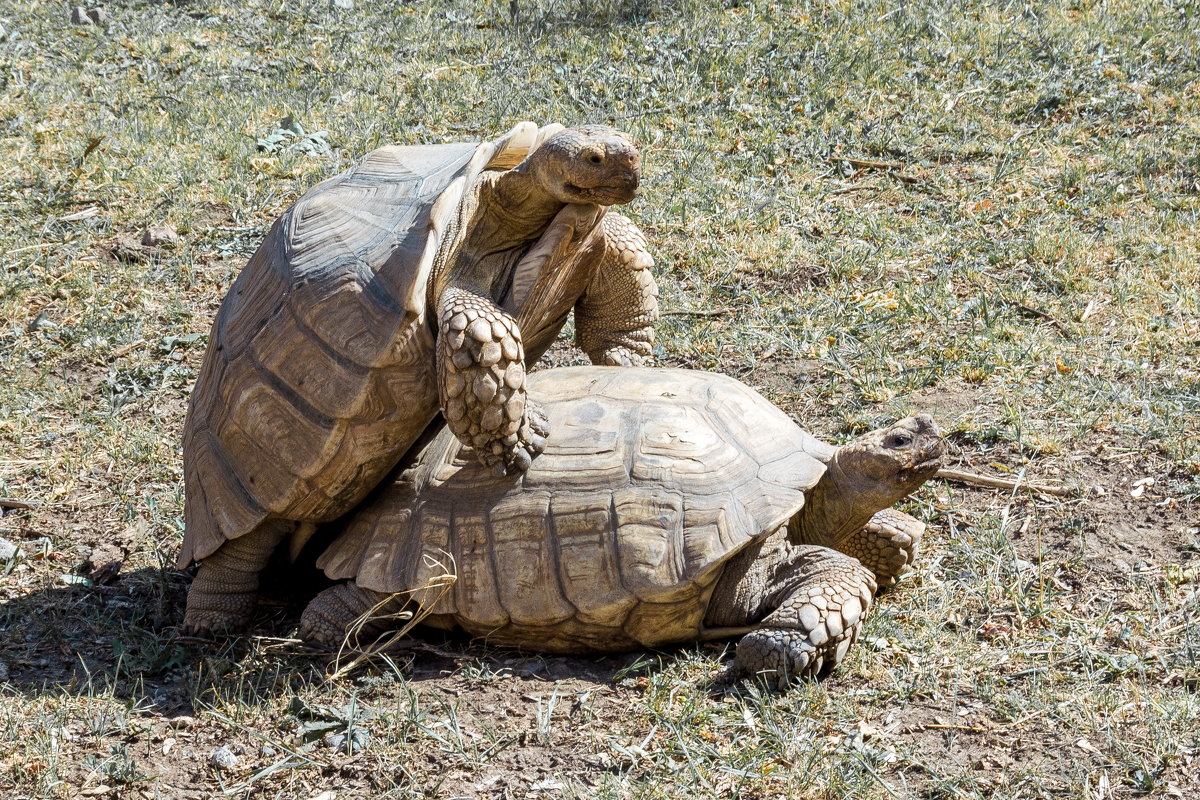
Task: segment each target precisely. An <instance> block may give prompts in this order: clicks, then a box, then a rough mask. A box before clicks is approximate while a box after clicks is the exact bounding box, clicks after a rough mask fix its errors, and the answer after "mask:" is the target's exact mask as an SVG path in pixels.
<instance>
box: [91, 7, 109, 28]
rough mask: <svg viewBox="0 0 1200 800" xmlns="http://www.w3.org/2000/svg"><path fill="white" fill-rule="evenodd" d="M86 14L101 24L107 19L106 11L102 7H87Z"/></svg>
mask: <svg viewBox="0 0 1200 800" xmlns="http://www.w3.org/2000/svg"><path fill="white" fill-rule="evenodd" d="M87 15H88V18H89V19H90V20H91V21H92V22H94V23H96V24H97V25H103V24H104V21H105V20H107V19H108V12H107V11H105V10H104V9H103V8H89V9H88V12H87Z"/></svg>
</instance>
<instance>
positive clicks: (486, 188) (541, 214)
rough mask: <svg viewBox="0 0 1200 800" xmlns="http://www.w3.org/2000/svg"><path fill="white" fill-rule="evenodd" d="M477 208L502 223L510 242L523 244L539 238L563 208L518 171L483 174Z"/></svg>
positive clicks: (535, 183)
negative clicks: (509, 234)
mask: <svg viewBox="0 0 1200 800" xmlns="http://www.w3.org/2000/svg"><path fill="white" fill-rule="evenodd" d="M493 175H494V176H495V177H492V176H493ZM480 204H481V206H483V207H484V208H485V209H486V210H487V212H488V213H489V215H491V216H492V217H493V218H495V219H497V220H503V224H504V226H505V227H507V228H508V230H509V232H510V233H511V235H512V236H513V237H514V238H520V239H522V240H523V241H528V240H530V239H535V238H537V237H538V236H540V235H541V234H542V232H543V231H544V230H545V229H546V226H547V225H549V224H550V220H551V219H553V218H554V215H555V214H557V213H558V212H559V211H561V210H562V209H563V206H565V205H566V204H565V203H564V202H563V201H562V200H559V199H558V198H556V197H554V196H553V195H552V194H550V193H549V192H547V191H546V190H545V189H544V188H543V187H542V185H541V183H540V182H539V181H537V180H535V179H534V178H533V176H532V175H530V173H529V172H528V171H527V170H525V169H522V168H521V167H516V168H514V169H510V170H505V171H504V172H501V173H484V180H483V181H482V182H481V184H480Z"/></svg>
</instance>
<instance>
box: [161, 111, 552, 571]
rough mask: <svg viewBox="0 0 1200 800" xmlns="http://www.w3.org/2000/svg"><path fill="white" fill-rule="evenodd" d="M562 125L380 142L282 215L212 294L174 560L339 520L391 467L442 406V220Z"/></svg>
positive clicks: (188, 431) (186, 442) (187, 439)
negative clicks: (438, 343)
mask: <svg viewBox="0 0 1200 800" xmlns="http://www.w3.org/2000/svg"><path fill="white" fill-rule="evenodd" d="M560 129H561V126H547V127H545V128H542V129H538V128H537V126H535V125H533V124H532V123H522V124H521V125H518V126H517V127H516V128H514V129H513V130H512V131H510V132H509V134H507V135H506V136H504V137H502V138H501V139H498V140H496V141H494V142H487V143H484V144H447V145H433V146H414V147H383V148H380V149H379V150H375V151H373V152H372V153H370V154H368V155H367V156H366V157H365V158H363V160H362V161H361V162H359V163H358V164H357V165H356V166H354V167H352V168H351V169H349V170H347V171H346V172H344V173H342V174H341V175H338V176H336V177H333V178H330V179H329V180H327V181H324V182H323V183H321V184H319V185H317V186H316V187H314V188H313V189H312V190H310V191H309V192H308V193H307V194H305V195H304V196H303V197H302V198H301V199H300V200H299V201H297V202H296V204H295V205H294V206H292V207H291V208H290V209H289V210H288V211H286V212H285V213H284V214H283V216H282V217H280V219H279V220H278V221H277V222H276V223H275V225H274V226H273V227H272V228H271V231H270V232H269V233H268V235H267V237H266V239H265V241H264V242H263V244H262V246H261V247H259V249H258V251H257V252H256V253H255V254H254V255H253V256H252V257H251V259H250V261H249V263H248V264H247V265H246V267H245V269H243V270H242V272H241V274H240V275H239V276H238V278H237V280H235V281H234V284H233V286H232V287H231V288H230V290H229V293H228V294H227V295H226V297H225V299H224V301H223V302H222V304H221V308H220V310H219V311H218V312H217V317H216V321H215V323H214V325H213V328H212V334H211V336H210V338H209V343H208V352H207V353H206V354H205V357H204V362H203V364H202V366H201V368H200V373H199V375H198V377H197V380H196V387H195V390H194V391H193V393H192V397H191V403H190V405H189V408H188V415H187V420H186V423H185V427H184V436H183V458H184V483H185V521H186V533H185V535H184V542H183V548H182V552H181V553H180V557H179V564H180V566H186V565H187V564H188V563H190V562H191V561H193V560H197V559H202V558H204V557H206V556H208V555H210V554H212V553H213V552H215V551H216V550H217V549H218V548H219V547H220V546H221V545H222V544H223V543H224V542H225V541H227V540H229V539H232V538H235V537H238V536H242V535H244V534H246V533H248V532H250V531H251V530H253V529H254V528H255V527H257V526H258V525H260V524H261V523H262V522H263V521H264V520H266V519H268V518H282V519H288V520H296V521H314V522H319V521H325V520H330V519H334V518H336V517H337V516H339V515H341V514H344V513H345V512H346V511H348V510H349V509H350V508H352V507H353V506H354V505H355V504H356V503H358V502H359V501H360V500H361V499H362V498H363V497H364V496H365V495H366V494H367V493H368V492H369V491H370V490H371V489H372V488H373V487H374V486H375V485H376V484H377V483H378V482H379V481H380V480H381V479H382V478H383V476H384V475H386V474H387V472H388V471H389V470H390V469H392V467H393V466H394V465H395V464H396V461H397V460H398V459H399V458H400V457H401V456H402V455H403V454H404V452H405V451H407V450H408V449H409V447H410V446H411V445H412V443H413V441H414V440H415V439H416V438H417V437H418V436H419V435H420V433H421V431H422V430H424V429H425V428H426V426H427V425H428V424H429V422H430V420H431V419H433V418H434V416H435V415H436V414H437V412H438V396H437V382H436V376H435V374H434V369H435V358H434V338H433V334H432V332H431V329H430V327H429V325H428V324H426V322H425V319H424V310H425V309H424V306H425V292H426V285H427V282H428V278H429V269H430V265H431V264H432V262H433V259H434V256H435V254H436V252H437V250H438V248H439V247H440V246H442V244H443V242H442V241H441V238H440V237H441V235H442V233H443V231H444V230H445V228H446V221H447V220H448V219H449V218H450V217H451V216H452V215H453V214H454V213H455V209H456V207H457V204H458V199H459V198H460V197H461V195H462V192H463V190H464V187H466V186H470V185H471V183H472V181H474V179H475V178H476V177H477V175H478V174H479V172H480V171H481V170H483V169H507V168H510V167H512V166H515V165H516V164H517V163H519V162H520V161H521V160H522V159H523V158H524V157H525V155H527V154H528V152H529V151H530V149H532V148H533V147H536V146H537V145H538V144H539V143H540V142H541V141H544V139H545V138H546V137H547V136H548V135H549V134H552V133H553V132H555V131H557V130H560ZM560 325H561V322H560ZM531 333H537V332H536V331H531ZM541 335H542V337H543V338H547V336H548V338H550V339H552V338H553V332H550V333H549V334H547V332H545V331H543V332H541Z"/></svg>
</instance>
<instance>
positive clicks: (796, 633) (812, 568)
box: [705, 535, 876, 689]
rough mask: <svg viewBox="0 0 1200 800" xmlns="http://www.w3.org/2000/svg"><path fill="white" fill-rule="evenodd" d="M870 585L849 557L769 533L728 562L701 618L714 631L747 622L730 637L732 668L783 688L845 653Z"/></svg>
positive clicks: (822, 670)
mask: <svg viewBox="0 0 1200 800" xmlns="http://www.w3.org/2000/svg"><path fill="white" fill-rule="evenodd" d="M875 590H876V584H875V579H874V577H873V576H872V575H871V572H870V570H868V569H866V568H865V567H864V566H862V564H860V563H859V562H858V560H857V559H854V558H851V557H849V556H847V555H845V554H843V553H839V552H838V551H836V550H831V549H830V548H828V547H821V546H820V545H790V544H787V542H786V541H785V540H784V539H783V537H780V536H778V535H777V536H772V537H770V538H769V539H768V540H767V542H765V543H764V544H763V546H762V548H761V551H760V550H759V548H749V552H746V553H745V554H739V556H738V557H737V558H736V559H734V561H732V562H731V563H730V565H729V568H727V572H726V576H725V577H723V578H722V579H721V583H719V584H718V585H717V587H716V589H715V591H714V593H713V599H712V604H710V607H709V613H708V615H707V617H706V620H705V624H706V626H707V627H709V628H715V629H717V632H720V629H721V628H723V627H724V628H735V627H744V626H751V628H752V629H751V630H750V631H749V632H748V633H746V635H745V636H743V637H742V639H741V641H739V642H738V646H737V661H736V663H737V667H738V669H739V670H740V671H742V672H745V673H750V674H753V675H761V676H763V677H764V678H766V679H767V680H770V681H772V682H774V683H775V684H776V685H777V686H778V687H779V688H780V689H786V688H787V687H788V686H789V685H790V684H791V683H793V682H795V681H796V680H799V679H801V678H806V677H819V676H822V675H826V674H828V673H829V672H830V671H831V670H832V669H833V668H834V667H835V666H837V664H838V663H839V662H841V661H842V659H843V658H845V656H846V651H848V650H849V649H850V645H852V644H853V643H854V640H855V639H857V638H858V631H859V628H860V627H861V625H862V620H863V618H864V617H865V616H866V613H867V611H868V610H869V609H870V607H871V602H872V598H873V597H874V595H875Z"/></svg>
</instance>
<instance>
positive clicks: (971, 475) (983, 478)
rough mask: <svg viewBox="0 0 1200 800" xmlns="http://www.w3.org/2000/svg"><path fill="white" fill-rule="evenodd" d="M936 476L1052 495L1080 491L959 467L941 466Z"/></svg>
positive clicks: (985, 486)
mask: <svg viewBox="0 0 1200 800" xmlns="http://www.w3.org/2000/svg"><path fill="white" fill-rule="evenodd" d="M937 477H939V478H941V479H942V480H946V481H954V482H955V483H965V484H967V485H968V486H982V487H984V488H988V489H1008V490H1009V491H1013V490H1015V489H1024V490H1026V491H1029V492H1034V493H1036V494H1047V495H1051V496H1053V497H1078V496H1079V495H1080V494H1081V492H1080V490H1079V489H1077V488H1075V487H1074V486H1063V485H1062V484H1045V483H1030V482H1029V481H1025V480H1021V479H1017V480H1012V479H1010V478H999V477H995V476H992V475H980V474H978V473H975V472H965V471H963V470H959V469H947V468H942V469H939V470H938V471H937Z"/></svg>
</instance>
